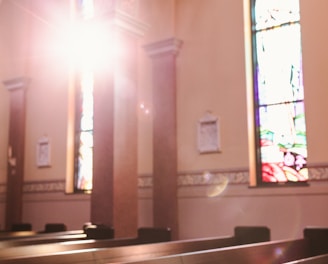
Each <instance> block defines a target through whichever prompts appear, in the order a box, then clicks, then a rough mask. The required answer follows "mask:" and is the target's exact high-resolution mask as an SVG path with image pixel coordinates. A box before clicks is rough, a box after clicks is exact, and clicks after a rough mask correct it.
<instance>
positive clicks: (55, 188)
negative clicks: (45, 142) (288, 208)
mask: <svg viewBox="0 0 328 264" xmlns="http://www.w3.org/2000/svg"><path fill="white" fill-rule="evenodd" d="M309 180H310V182H320V181H328V164H324V165H315V166H312V167H310V168H309ZM226 183H228V184H235V185H236V184H238V185H241V184H242V185H248V184H249V174H248V169H246V168H244V169H231V170H220V171H219V170H217V171H203V172H201V171H194V172H180V173H178V187H196V186H212V185H213V186H217V185H220V184H226ZM138 187H139V189H146V188H152V187H153V177H152V175H151V174H142V175H139V177H138ZM23 192H24V193H44V192H46V193H54V192H61V193H65V180H53V181H31V182H25V183H24V186H23ZM4 193H6V184H5V183H0V194H4Z"/></svg>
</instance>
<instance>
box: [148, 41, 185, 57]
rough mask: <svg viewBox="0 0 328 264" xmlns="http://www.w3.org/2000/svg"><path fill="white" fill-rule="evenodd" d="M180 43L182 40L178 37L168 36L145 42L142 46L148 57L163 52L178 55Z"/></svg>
mask: <svg viewBox="0 0 328 264" xmlns="http://www.w3.org/2000/svg"><path fill="white" fill-rule="evenodd" d="M182 43H183V42H182V40H180V39H177V38H168V39H164V40H161V41H157V42H153V43H150V44H147V45H145V46H144V49H145V51H146V52H147V54H148V55H149V56H150V57H156V56H160V55H164V54H173V55H178V53H179V51H180V49H181V46H182Z"/></svg>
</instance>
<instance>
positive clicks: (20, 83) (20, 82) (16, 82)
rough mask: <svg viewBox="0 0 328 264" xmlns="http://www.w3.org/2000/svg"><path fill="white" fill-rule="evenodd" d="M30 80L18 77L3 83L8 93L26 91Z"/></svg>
mask: <svg viewBox="0 0 328 264" xmlns="http://www.w3.org/2000/svg"><path fill="white" fill-rule="evenodd" d="M28 82H29V79H28V78H26V77H17V78H14V79H9V80H5V81H3V84H4V86H5V87H6V88H7V90H8V91H12V90H16V89H24V88H26V86H27V84H28Z"/></svg>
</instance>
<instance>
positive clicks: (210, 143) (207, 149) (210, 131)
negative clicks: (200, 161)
mask: <svg viewBox="0 0 328 264" xmlns="http://www.w3.org/2000/svg"><path fill="white" fill-rule="evenodd" d="M219 132H220V130H219V120H218V117H216V116H214V115H212V114H211V113H209V112H207V113H206V114H205V115H204V116H203V117H202V118H201V119H200V120H199V122H198V150H199V152H200V153H201V154H202V153H215V152H220V151H221V146H220V133H219Z"/></svg>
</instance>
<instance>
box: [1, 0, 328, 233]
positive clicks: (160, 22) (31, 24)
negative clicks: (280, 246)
mask: <svg viewBox="0 0 328 264" xmlns="http://www.w3.org/2000/svg"><path fill="white" fill-rule="evenodd" d="M65 2H67V1H50V0H47V5H44V4H42V3H44V1H41V0H40V1H23V0H20V1H15V3H18V4H19V5H20V6H17V4H13V3H14V2H13V1H10V0H7V1H3V2H2V4H1V5H0V36H1V39H4V40H6V41H1V43H0V58H1V62H0V63H1V64H2V66H1V67H0V77H1V80H6V79H9V78H13V77H19V76H22V75H23V76H27V77H29V78H30V79H31V84H30V86H29V87H28V92H27V109H26V121H27V124H26V153H25V154H26V162H25V181H26V186H25V187H26V188H25V194H24V210H23V220H24V221H27V222H31V223H32V224H33V226H34V228H35V229H37V230H41V229H43V226H44V224H45V223H46V222H65V223H66V224H67V225H68V228H70V229H76V228H80V227H81V226H82V224H83V223H84V222H86V221H88V220H89V206H90V204H89V196H87V195H86V196H85V195H77V196H76V195H65V194H64V189H65V188H64V187H65V186H64V181H65V177H66V165H67V164H66V146H67V145H66V144H67V116H68V90H67V87H68V64H67V60H66V59H65V53H64V48H63V47H64V46H65V45H63V44H64V43H65V39H63V36H64V35H65V34H64V33H65V28H66V27H67V20H66V18H67V16H65V15H67V13H66V12H67V7H65V6H64V4H65ZM310 2H311V3H310ZM31 3H32V4H33V6H29V5H28V4H31ZM327 9H328V2H327V1H325V0H313V1H307V0H301V15H302V34H303V35H302V37H303V64H304V83H305V96H306V117H307V126H308V144H309V162H310V164H321V165H322V166H323V168H325V167H327V164H328V157H327V155H326V149H328V141H327V140H325V138H326V135H327V134H328V123H327V122H325V119H324V117H325V113H326V112H327V110H326V105H327V104H326V98H328V96H327V95H328V90H327V86H328V77H327V76H328V75H327V74H326V68H327V67H326V63H327V61H328V52H327V50H326V47H327V46H328V45H327V44H328V43H327V42H328V36H327V34H328V33H327V31H326V30H324V28H323V27H322V26H321V25H326V24H327V21H326V20H327V18H326V15H325V10H327ZM53 10H56V11H57V12H56V13H55V14H57V15H53V13H52V11H53ZM139 11H140V19H141V20H143V21H144V22H145V23H147V24H148V25H149V28H148V30H147V31H146V32H145V36H144V37H143V38H142V39H141V40H140V49H139V68H138V74H139V80H138V85H139V95H138V99H139V102H140V103H141V102H143V103H145V104H146V106H147V107H149V108H150V115H145V114H144V113H143V112H142V111H140V112H139V118H140V119H139V137H138V143H139V152H138V153H139V163H138V165H139V167H138V172H139V174H140V175H141V176H143V177H144V178H143V177H141V180H140V185H141V186H140V190H139V198H140V199H139V225H140V226H150V225H152V200H151V184H150V183H149V181H150V180H151V178H150V177H148V176H149V175H151V173H152V115H151V109H152V85H153V84H152V80H151V61H150V58H149V57H148V56H147V55H146V52H145V51H144V50H143V45H145V44H149V43H151V42H156V41H160V40H163V39H166V38H171V37H176V38H178V39H181V40H182V41H183V46H182V48H181V50H180V53H179V55H178V57H177V87H178V88H177V96H178V100H177V109H178V115H177V122H178V131H177V133H178V170H179V184H180V185H179V194H178V199H179V221H180V237H181V238H191V237H203V236H213V235H227V234H231V233H232V232H233V227H234V226H236V225H252V224H257V225H267V226H269V227H270V228H271V230H272V238H273V239H280V238H286V237H299V236H301V230H302V228H303V227H304V226H306V225H327V223H328V213H327V212H326V210H325V207H324V206H325V205H326V203H327V200H328V192H327V188H326V187H327V181H323V182H312V183H311V185H310V187H306V188H304V187H302V188H278V189H272V188H270V189H249V188H248V184H247V183H246V182H244V181H241V182H239V183H238V184H237V183H236V181H235V182H234V181H232V182H230V183H229V184H228V186H225V185H224V184H223V185H222V182H220V183H219V184H216V183H215V182H214V183H213V182H204V181H201V182H199V180H197V179H199V178H200V179H203V178H202V173H203V172H204V171H208V170H222V169H224V170H227V171H230V170H232V171H235V170H238V169H242V170H244V171H246V174H247V167H248V143H247V120H246V117H247V113H246V77H245V52H244V28H243V1H242V0H238V1H237V0H236V1H231V0H140V5H139ZM65 17H66V18H65ZM18 18H19V19H18ZM13 29H15V30H13ZM22 43H23V44H22ZM26 58H27V60H26ZM8 104H9V103H8V92H7V91H6V90H5V89H4V87H3V88H2V89H0V123H1V129H0V215H1V217H0V227H2V226H3V221H4V219H3V218H2V216H3V212H4V210H3V205H4V198H3V197H4V188H1V186H4V184H5V182H6V155H7V147H6V146H7V140H8V136H7V134H8V107H9V105H8ZM206 111H210V112H211V113H212V114H213V115H215V116H217V117H219V122H220V125H221V129H220V135H221V142H222V143H221V147H222V151H221V152H220V153H214V154H201V155H200V154H199V153H198V150H197V122H198V120H199V119H200V118H201V117H202V116H203V115H204V114H205V113H206ZM44 135H46V136H48V137H49V138H50V140H51V146H52V150H51V151H52V152H51V155H52V157H51V167H50V168H37V167H36V165H35V147H36V143H37V140H38V139H39V138H40V137H42V136H44ZM313 172H315V173H314V174H315V175H319V177H321V178H323V177H326V179H327V178H328V177H327V175H326V174H327V172H326V170H325V169H322V170H313ZM188 173H190V175H189V174H188ZM192 173H195V174H192ZM195 175H196V176H195ZM234 175H237V174H234V173H232V176H233V177H234ZM238 175H239V174H238ZM238 175H237V176H238ZM221 176H222V175H218V177H219V178H220V177H221ZM225 176H226V174H224V175H223V176H222V177H225ZM237 176H236V177H237ZM197 177H199V178H197ZM229 177H230V176H229ZM238 177H239V176H238ZM229 179H231V178H229ZM242 179H245V173H244V174H243V177H242ZM31 186H32V187H31ZM30 187H31V188H30ZM213 190H214V191H215V195H213V197H209V193H212V194H213Z"/></svg>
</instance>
